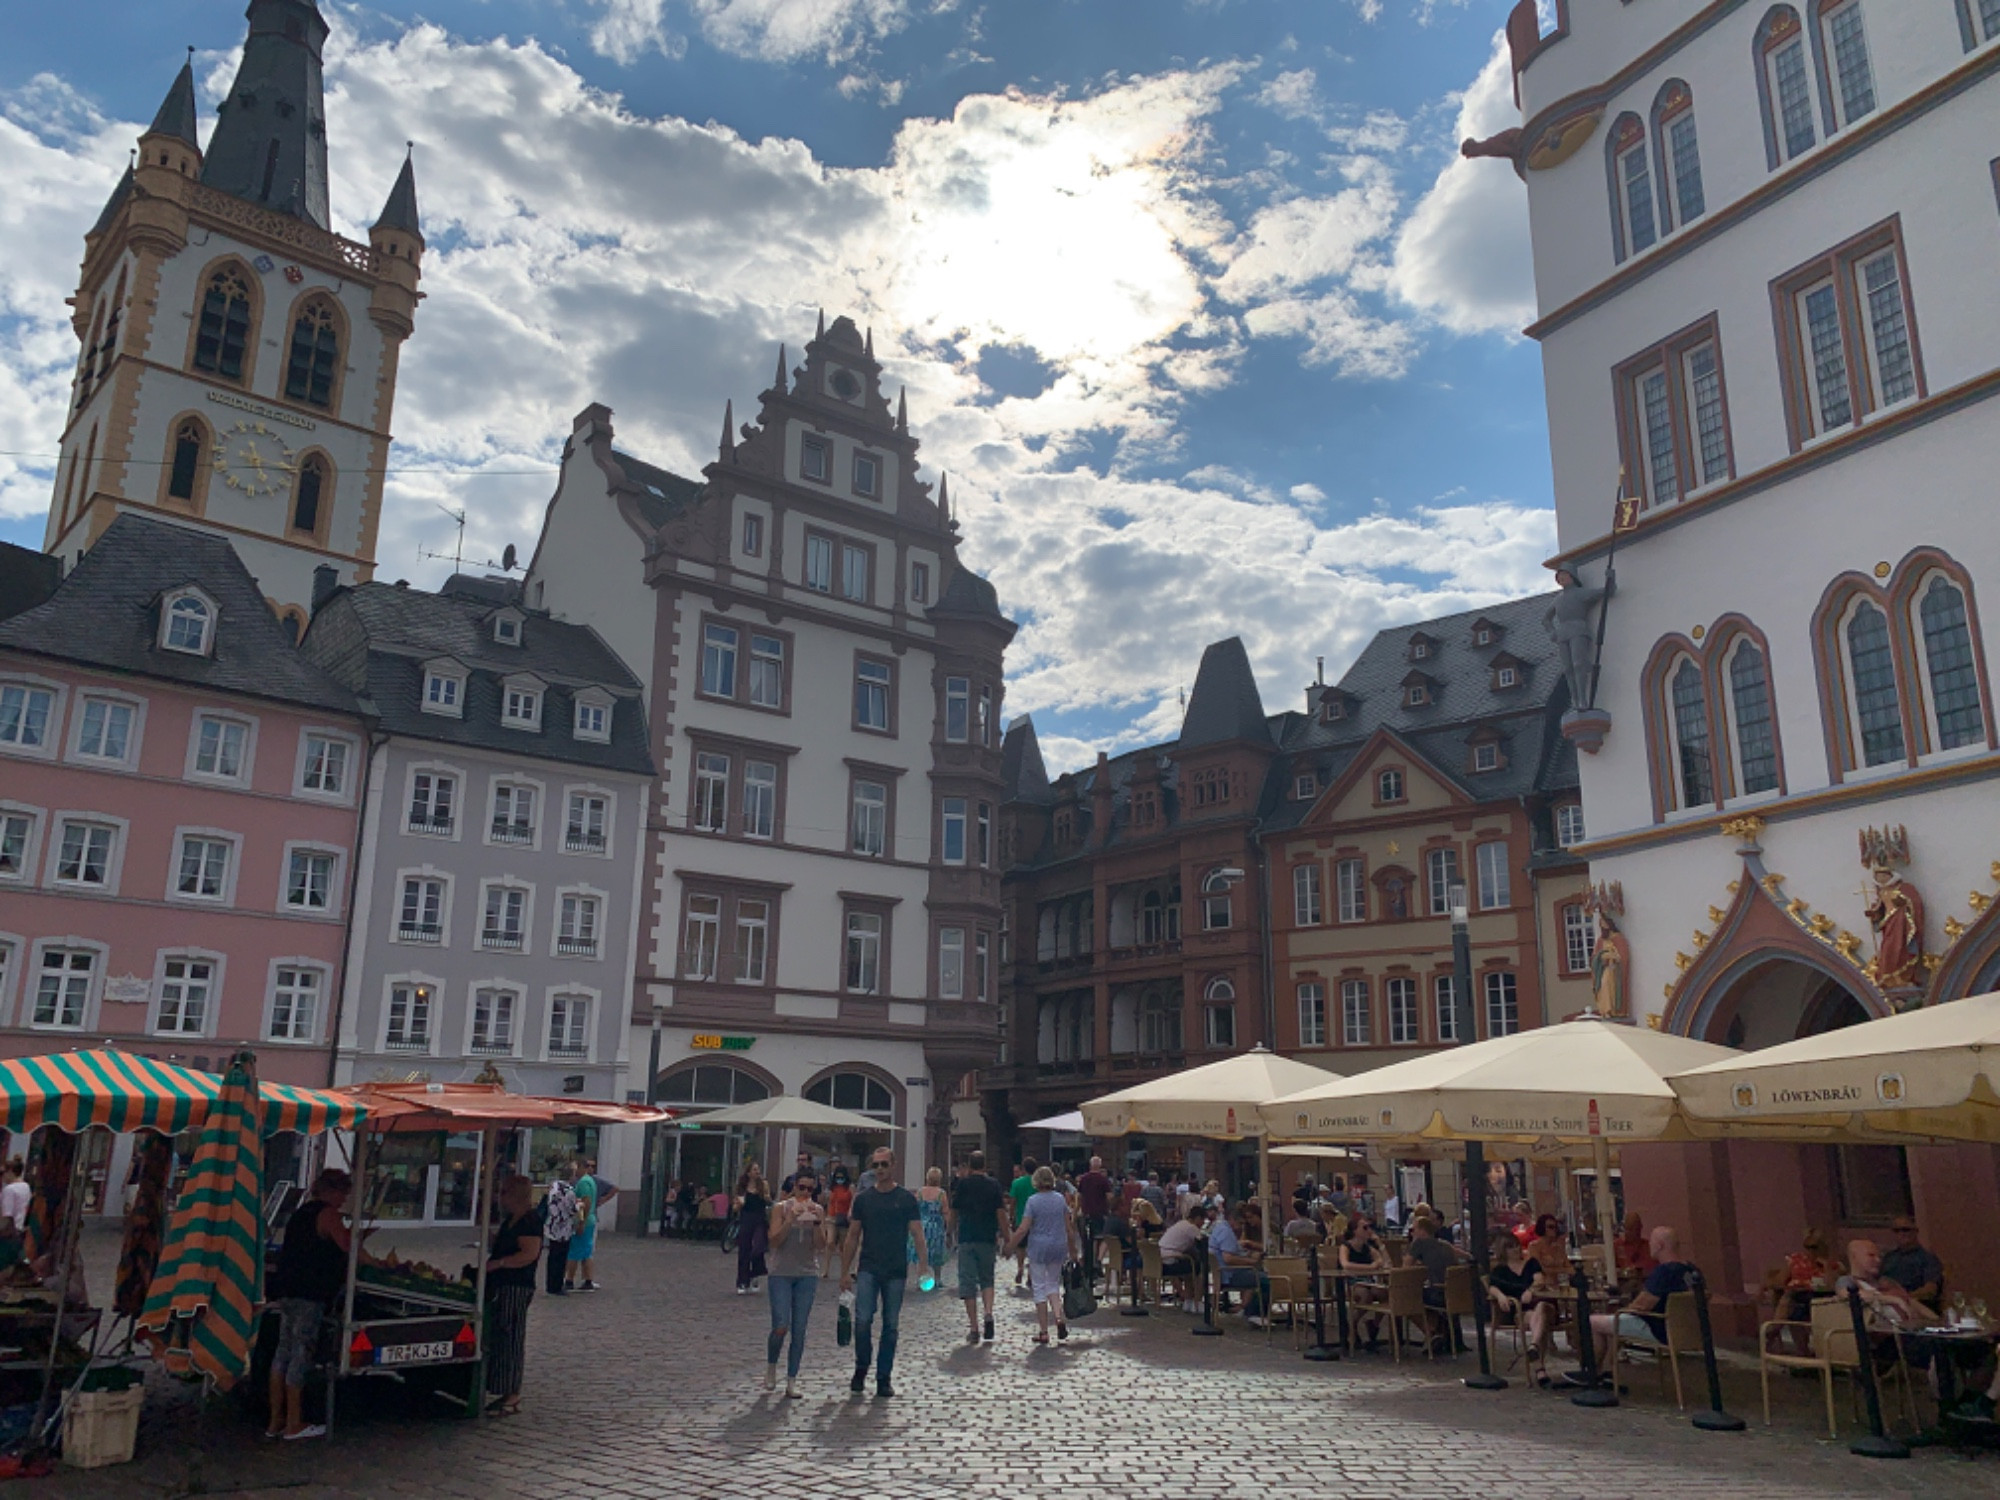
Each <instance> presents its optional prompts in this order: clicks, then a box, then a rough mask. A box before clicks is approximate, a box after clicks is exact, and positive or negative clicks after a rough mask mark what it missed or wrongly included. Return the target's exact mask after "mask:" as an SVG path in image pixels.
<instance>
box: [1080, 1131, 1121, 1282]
mask: <svg viewBox="0 0 2000 1500" xmlns="http://www.w3.org/2000/svg"><path fill="white" fill-rule="evenodd" d="M1076 1196H1077V1206H1078V1207H1079V1208H1081V1209H1082V1210H1083V1269H1084V1274H1085V1275H1087V1276H1089V1278H1090V1284H1091V1285H1092V1286H1093V1287H1094V1286H1096V1285H1097V1242H1098V1241H1099V1240H1101V1239H1103V1238H1104V1219H1105V1215H1106V1214H1107V1213H1108V1212H1109V1211H1110V1208H1111V1179H1110V1178H1109V1177H1107V1176H1105V1175H1104V1158H1103V1157H1101V1156H1093V1157H1091V1159H1090V1170H1089V1171H1088V1172H1085V1173H1084V1174H1083V1175H1082V1176H1081V1177H1079V1178H1077V1180H1076ZM1113 1279H1114V1280H1115V1279H1116V1278H1113Z"/></svg>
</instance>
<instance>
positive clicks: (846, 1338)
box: [833, 1292, 854, 1349]
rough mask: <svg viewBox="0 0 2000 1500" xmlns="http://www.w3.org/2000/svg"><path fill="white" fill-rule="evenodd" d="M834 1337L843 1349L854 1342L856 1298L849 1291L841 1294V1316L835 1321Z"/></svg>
mask: <svg viewBox="0 0 2000 1500" xmlns="http://www.w3.org/2000/svg"><path fill="white" fill-rule="evenodd" d="M833 1338H834V1342H835V1343H837V1344H839V1345H840V1347H841V1348H843V1349H845V1348H846V1347H847V1346H848V1345H849V1344H851V1343H853V1342H854V1298H853V1295H852V1294H851V1293H849V1292H842V1293H841V1294H840V1316H839V1317H838V1318H837V1319H835V1321H834V1325H833Z"/></svg>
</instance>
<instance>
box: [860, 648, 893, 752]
mask: <svg viewBox="0 0 2000 1500" xmlns="http://www.w3.org/2000/svg"><path fill="white" fill-rule="evenodd" d="M874 672H884V673H887V674H888V675H887V676H885V677H875V676H869V675H865V674H868V673H874ZM864 682H865V683H867V684H868V688H869V697H870V699H871V700H872V699H873V698H874V697H875V696H876V695H877V694H879V695H880V696H881V700H882V722H881V723H879V724H877V723H874V722H873V721H872V720H871V719H869V718H865V717H863V715H862V713H861V694H860V687H861V684H863V683H864ZM854 685H855V690H856V691H855V695H854V727H855V728H856V729H857V730H859V731H861V732H862V733H864V734H885V735H890V736H891V737H892V738H893V736H894V732H895V725H896V709H895V694H896V669H895V668H894V667H892V666H889V665H888V664H887V663H885V662H879V661H875V660H873V659H871V658H869V657H860V658H857V659H856V661H855V663H854Z"/></svg>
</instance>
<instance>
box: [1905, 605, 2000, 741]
mask: <svg viewBox="0 0 2000 1500" xmlns="http://www.w3.org/2000/svg"><path fill="white" fill-rule="evenodd" d="M1917 624H1918V627H1919V630H1920V633H1921V636H1922V640H1923V652H1922V656H1923V667H1924V670H1923V676H1924V684H1925V687H1926V688H1927V689H1928V692H1927V693H1926V695H1925V708H1926V709H1927V710H1928V714H1929V721H1930V728H1931V748H1932V749H1933V750H1956V749H1957V748H1958V747H1959V746H1960V745H1970V744H1975V743H1978V742H1980V741H1983V740H1984V739H1985V738H1986V720H1985V715H1984V714H1983V713H1982V712H1981V708H1980V702H1979V668H1978V664H1977V663H1976V662H1975V661H1974V660H1973V655H1972V632H1971V630H1970V629H1969V628H1968V626H1967V624H1966V615H1965V591H1964V590H1963V589H1961V588H1959V586H1958V585H1957V584H1955V583H1953V582H1952V581H1951V579H1949V578H1947V577H1946V576H1945V575H1944V574H1942V573H1934V574H1932V575H1931V578H1930V581H1929V582H1928V583H1926V584H1925V585H1924V586H1923V588H1922V589H1921V590H1919V592H1918V594H1917Z"/></svg>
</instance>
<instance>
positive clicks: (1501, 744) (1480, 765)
mask: <svg viewBox="0 0 2000 1500" xmlns="http://www.w3.org/2000/svg"><path fill="white" fill-rule="evenodd" d="M1506 768H1507V737H1506V736H1505V735H1503V734H1502V733H1501V732H1500V731H1499V730H1498V729H1497V728H1495V727H1494V726H1493V725H1491V724H1481V725H1480V726H1479V727H1478V728H1477V729H1475V730H1473V731H1472V733H1471V734H1469V735H1467V736H1466V737H1465V769H1466V770H1467V771H1470V772H1471V773H1472V774H1473V775H1475V776H1479V775H1484V774H1486V773H1487V772H1490V771H1504V770H1505V769H1506Z"/></svg>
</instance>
